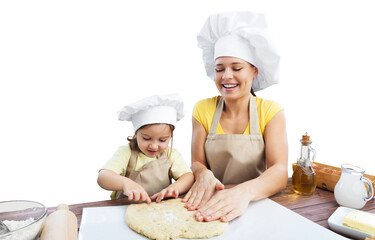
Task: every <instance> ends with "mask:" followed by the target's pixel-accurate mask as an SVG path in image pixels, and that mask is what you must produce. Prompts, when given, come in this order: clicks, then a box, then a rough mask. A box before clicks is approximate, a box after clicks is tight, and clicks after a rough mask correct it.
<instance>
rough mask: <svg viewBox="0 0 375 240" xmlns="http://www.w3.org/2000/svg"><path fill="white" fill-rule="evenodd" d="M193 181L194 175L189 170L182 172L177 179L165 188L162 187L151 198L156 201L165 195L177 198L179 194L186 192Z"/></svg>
mask: <svg viewBox="0 0 375 240" xmlns="http://www.w3.org/2000/svg"><path fill="white" fill-rule="evenodd" d="M193 182H194V176H193V174H192V173H191V172H187V173H185V174H183V175H182V176H181V177H179V178H178V179H177V181H175V182H174V183H172V184H171V185H169V186H168V187H167V188H164V189H163V190H161V191H160V192H158V193H155V194H154V195H152V196H151V199H152V200H154V199H156V202H157V203H159V202H160V201H161V200H163V199H164V198H165V197H175V198H177V197H178V196H179V195H180V194H182V193H185V192H187V191H188V190H189V189H190V187H191V185H192V184H193Z"/></svg>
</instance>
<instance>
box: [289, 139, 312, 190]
mask: <svg viewBox="0 0 375 240" xmlns="http://www.w3.org/2000/svg"><path fill="white" fill-rule="evenodd" d="M300 142H301V156H300V157H299V158H298V160H297V164H296V166H295V168H294V171H293V175H292V187H293V191H294V192H295V193H297V194H302V195H311V194H313V192H314V191H315V188H316V174H315V172H314V169H313V168H312V166H311V161H314V160H315V156H316V152H315V150H314V149H313V148H312V147H311V143H312V141H310V136H309V135H307V133H306V134H305V135H303V136H302V139H301V140H300Z"/></svg>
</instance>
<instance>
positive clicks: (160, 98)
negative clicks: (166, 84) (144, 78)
mask: <svg viewBox="0 0 375 240" xmlns="http://www.w3.org/2000/svg"><path fill="white" fill-rule="evenodd" d="M184 115H185V112H184V102H183V101H182V99H181V98H180V96H179V95H178V94H167V95H154V96H151V97H147V98H144V99H142V100H139V101H137V102H134V103H132V104H129V105H127V106H125V107H123V108H122V109H121V110H120V111H119V112H118V119H119V120H121V121H131V122H132V123H133V127H134V132H135V131H137V130H138V129H139V128H140V127H142V126H144V125H147V124H156V123H165V124H171V125H173V126H175V124H176V122H177V121H179V120H180V119H181V118H183V117H184Z"/></svg>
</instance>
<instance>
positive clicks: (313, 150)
mask: <svg viewBox="0 0 375 240" xmlns="http://www.w3.org/2000/svg"><path fill="white" fill-rule="evenodd" d="M310 150H311V152H312V153H313V157H312V159H311V161H315V158H316V151H315V149H314V148H312V147H310Z"/></svg>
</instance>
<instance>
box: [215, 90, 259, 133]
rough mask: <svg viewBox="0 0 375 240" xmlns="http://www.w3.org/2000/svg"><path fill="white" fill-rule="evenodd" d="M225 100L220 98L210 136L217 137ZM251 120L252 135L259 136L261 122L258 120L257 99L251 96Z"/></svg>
mask: <svg viewBox="0 0 375 240" xmlns="http://www.w3.org/2000/svg"><path fill="white" fill-rule="evenodd" d="M223 106H224V98H223V97H220V99H219V103H218V104H217V107H216V111H215V114H214V118H213V119H212V125H211V129H210V133H209V134H210V135H215V134H216V130H217V126H218V125H219V121H220V117H221V113H222V111H223ZM249 119H250V135H252V134H255V135H259V134H260V133H259V120H258V111H257V104H256V100H255V97H254V96H252V95H250V104H249Z"/></svg>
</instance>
